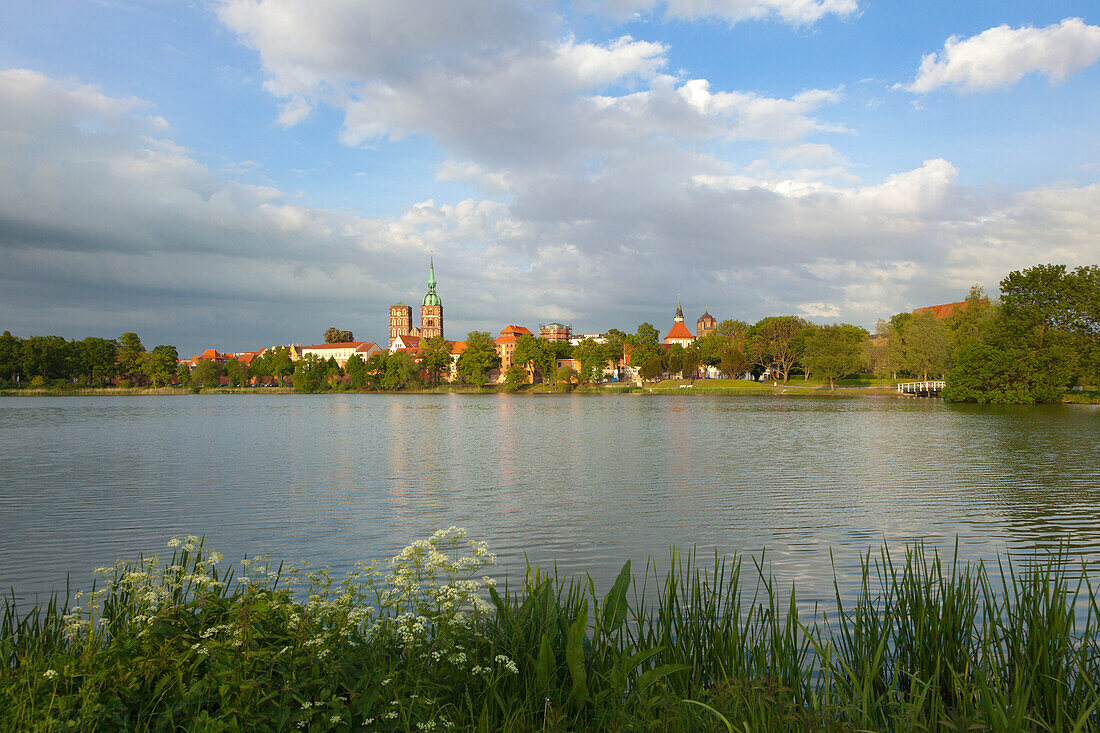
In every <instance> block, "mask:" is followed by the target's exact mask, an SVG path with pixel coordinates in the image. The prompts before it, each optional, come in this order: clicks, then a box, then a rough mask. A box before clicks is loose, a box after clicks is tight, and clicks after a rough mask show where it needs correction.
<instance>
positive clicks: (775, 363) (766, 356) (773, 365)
mask: <svg viewBox="0 0 1100 733" xmlns="http://www.w3.org/2000/svg"><path fill="white" fill-rule="evenodd" d="M808 326H809V324H808V323H807V322H806V321H804V320H803V319H801V318H799V317H798V316H769V317H768V318H764V319H762V320H760V321H759V322H758V323H757V324H756V325H755V326H753V327H752V334H751V339H752V342H751V343H752V359H753V361H754V362H755V363H757V364H759V365H760V366H761V367H763V368H765V369H772V370H773V371H774V372H776V373H777V374H778V375H779V376H780V377H781V378H782V379H783V383H784V384H786V383H787V380H788V379H789V378H790V375H791V369H793V368H794V367H795V365H796V364H798V360H799V359H800V358H801V357H802V346H803V341H804V331H805V330H806V328H807V327H808Z"/></svg>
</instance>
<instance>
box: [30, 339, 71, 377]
mask: <svg viewBox="0 0 1100 733" xmlns="http://www.w3.org/2000/svg"><path fill="white" fill-rule="evenodd" d="M20 355H21V365H20V370H21V371H22V372H23V374H24V376H26V377H28V378H33V377H42V378H43V379H69V378H71V377H73V376H75V375H76V374H78V373H79V355H78V347H77V345H76V344H75V343H70V342H68V341H66V340H65V339H63V338H61V337H60V336H31V337H30V338H28V339H25V340H24V341H23V343H22V345H21V348H20Z"/></svg>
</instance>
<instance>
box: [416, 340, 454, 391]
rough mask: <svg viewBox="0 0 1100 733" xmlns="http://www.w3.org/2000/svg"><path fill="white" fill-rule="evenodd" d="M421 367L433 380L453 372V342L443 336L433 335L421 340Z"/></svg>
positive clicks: (435, 380)
mask: <svg viewBox="0 0 1100 733" xmlns="http://www.w3.org/2000/svg"><path fill="white" fill-rule="evenodd" d="M419 356H420V367H421V368H422V369H423V370H424V371H426V372H427V373H428V378H429V379H430V380H431V381H432V382H438V381H440V379H442V378H443V375H444V374H450V372H451V344H450V342H449V341H447V339H445V338H443V337H442V336H432V337H431V338H429V339H425V340H423V341H421V342H420V354H419Z"/></svg>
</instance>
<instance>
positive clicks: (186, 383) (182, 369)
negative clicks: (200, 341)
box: [176, 361, 191, 387]
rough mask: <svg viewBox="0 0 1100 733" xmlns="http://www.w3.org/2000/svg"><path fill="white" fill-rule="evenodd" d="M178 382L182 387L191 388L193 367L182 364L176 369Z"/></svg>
mask: <svg viewBox="0 0 1100 733" xmlns="http://www.w3.org/2000/svg"><path fill="white" fill-rule="evenodd" d="M176 381H178V382H179V383H180V386H181V387H190V386H191V367H189V366H188V365H187V362H182V361H181V362H180V364H179V366H177V367H176Z"/></svg>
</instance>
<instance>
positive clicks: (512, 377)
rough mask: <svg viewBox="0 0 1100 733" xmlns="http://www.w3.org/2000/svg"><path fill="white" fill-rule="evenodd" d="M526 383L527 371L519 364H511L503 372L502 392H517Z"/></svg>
mask: <svg viewBox="0 0 1100 733" xmlns="http://www.w3.org/2000/svg"><path fill="white" fill-rule="evenodd" d="M526 381H527V371H526V370H525V369H524V368H523V367H522V366H520V365H519V364H513V365H512V366H510V367H508V369H507V370H506V371H505V372H504V390H505V391H506V392H515V391H517V390H518V389H519V388H520V387H521V386H522V385H523V383H524V382H526Z"/></svg>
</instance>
